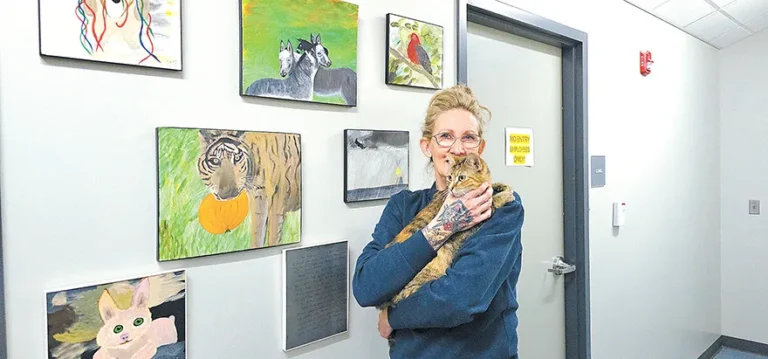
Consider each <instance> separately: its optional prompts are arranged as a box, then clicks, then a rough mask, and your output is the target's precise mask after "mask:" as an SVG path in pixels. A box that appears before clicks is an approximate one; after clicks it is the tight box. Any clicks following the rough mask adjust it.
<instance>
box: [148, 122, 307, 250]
mask: <svg viewBox="0 0 768 359" xmlns="http://www.w3.org/2000/svg"><path fill="white" fill-rule="evenodd" d="M157 156H158V159H157V161H158V206H159V208H158V215H159V219H158V226H159V228H158V260H159V261H169V260H176V259H184V258H191V257H201V256H208V255H213V254H221V253H230V252H237V251H244V250H250V249H255V248H263V247H272V246H277V245H284V244H292V243H298V242H299V241H300V239H301V136H300V135H299V134H291V133H273V132H253V131H236V130H221V129H200V128H172V127H162V128H158V129H157Z"/></svg>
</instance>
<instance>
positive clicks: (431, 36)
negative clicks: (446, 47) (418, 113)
mask: <svg viewBox="0 0 768 359" xmlns="http://www.w3.org/2000/svg"><path fill="white" fill-rule="evenodd" d="M386 24H387V59H386V63H385V73H384V76H385V77H384V78H385V82H386V83H387V84H388V85H400V86H410V87H421V88H428V89H440V88H442V87H443V27H442V26H440V25H435V24H431V23H428V22H424V21H421V20H416V19H411V18H407V17H403V16H400V15H395V14H387V21H386Z"/></svg>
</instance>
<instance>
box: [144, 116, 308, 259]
mask: <svg viewBox="0 0 768 359" xmlns="http://www.w3.org/2000/svg"><path fill="white" fill-rule="evenodd" d="M158 153H159V158H158V161H159V162H158V166H159V174H158V181H159V183H158V185H159V191H160V203H159V205H160V214H159V215H160V218H159V225H160V228H159V252H160V256H159V258H160V260H174V259H180V258H187V257H197V256H203V255H210V254H219V253H227V252H234V251H241V250H246V249H250V248H251V235H250V228H251V227H250V226H251V219H250V216H248V217H246V218H245V220H244V221H243V223H241V224H240V225H239V226H238V227H237V228H235V229H234V230H233V231H231V232H229V233H224V234H212V233H209V232H208V231H206V230H205V229H203V227H202V226H201V225H200V222H199V221H198V218H197V210H198V207H199V205H200V201H202V199H203V197H204V196H205V195H206V194H208V189H207V188H206V187H205V185H204V184H203V182H202V181H201V180H200V177H199V176H198V173H197V158H198V156H199V155H200V140H199V139H198V131H197V130H195V129H160V130H159V132H158ZM300 216H301V211H296V212H292V213H289V214H287V215H286V217H285V219H284V221H283V233H282V236H281V241H280V244H288V243H295V242H298V241H299V238H300V230H301V228H300V227H301V218H300Z"/></svg>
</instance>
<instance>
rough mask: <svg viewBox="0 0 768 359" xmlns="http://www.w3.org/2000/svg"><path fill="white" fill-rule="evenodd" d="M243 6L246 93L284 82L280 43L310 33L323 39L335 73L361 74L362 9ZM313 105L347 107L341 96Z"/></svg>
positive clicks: (282, 0)
mask: <svg viewBox="0 0 768 359" xmlns="http://www.w3.org/2000/svg"><path fill="white" fill-rule="evenodd" d="M241 1H242V19H241V20H242V29H241V31H242V47H243V48H242V66H243V69H242V72H243V79H242V81H243V83H242V88H243V89H244V88H247V87H248V86H249V85H250V84H251V83H253V81H256V80H258V79H262V78H266V77H271V78H281V77H280V61H279V60H278V57H277V56H278V52H279V51H280V40H283V41H285V42H287V41H288V40H291V44H293V48H294V49H296V47H297V46H298V40H297V39H299V38H302V39H304V40H307V41H309V39H310V34H313V35H317V34H318V33H319V34H320V35H321V40H322V43H323V45H324V46H325V47H326V48H328V53H329V57H330V58H331V62H332V65H331V68H343V67H348V68H350V69H352V70H354V71H355V72H357V5H355V4H351V3H347V2H343V1H339V0H301V1H297V0H241ZM313 100H314V101H316V102H325V103H337V104H343V103H344V101H343V100H342V99H341V97H340V96H334V97H320V96H317V95H315V96H314V99H313Z"/></svg>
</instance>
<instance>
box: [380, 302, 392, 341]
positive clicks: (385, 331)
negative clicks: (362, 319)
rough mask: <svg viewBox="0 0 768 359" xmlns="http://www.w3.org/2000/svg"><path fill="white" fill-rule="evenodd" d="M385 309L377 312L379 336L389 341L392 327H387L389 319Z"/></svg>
mask: <svg viewBox="0 0 768 359" xmlns="http://www.w3.org/2000/svg"><path fill="white" fill-rule="evenodd" d="M387 311H388V310H387V309H384V310H382V311H379V335H381V337H382V338H384V339H389V336H390V335H392V327H390V326H389V317H388V313H387Z"/></svg>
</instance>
